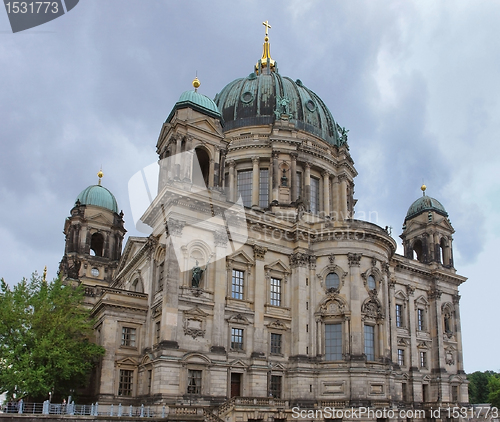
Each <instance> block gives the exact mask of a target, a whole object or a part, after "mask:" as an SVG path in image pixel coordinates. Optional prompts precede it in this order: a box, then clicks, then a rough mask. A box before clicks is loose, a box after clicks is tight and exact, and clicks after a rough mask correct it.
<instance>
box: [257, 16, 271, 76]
mask: <svg viewBox="0 0 500 422" xmlns="http://www.w3.org/2000/svg"><path fill="white" fill-rule="evenodd" d="M262 25H264V26H265V27H266V36H265V37H264V50H263V52H262V58H261V59H260V61H259V63H257V64H256V65H255V71H256V73H257V74H258V73H259V69H260V68H262V69H264V68H267V63H268V62H269V71H271V70H274V67H275V63H274V60H273V59H272V58H271V45H270V44H269V28H271V25H269V21H265V22H262Z"/></svg>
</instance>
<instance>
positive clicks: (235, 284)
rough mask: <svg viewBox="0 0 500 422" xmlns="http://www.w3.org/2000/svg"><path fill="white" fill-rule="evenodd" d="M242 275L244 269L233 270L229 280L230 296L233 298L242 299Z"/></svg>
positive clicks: (243, 274)
mask: <svg viewBox="0 0 500 422" xmlns="http://www.w3.org/2000/svg"><path fill="white" fill-rule="evenodd" d="M244 276H245V272H244V271H240V270H233V279H232V282H231V297H232V298H233V299H243V280H244Z"/></svg>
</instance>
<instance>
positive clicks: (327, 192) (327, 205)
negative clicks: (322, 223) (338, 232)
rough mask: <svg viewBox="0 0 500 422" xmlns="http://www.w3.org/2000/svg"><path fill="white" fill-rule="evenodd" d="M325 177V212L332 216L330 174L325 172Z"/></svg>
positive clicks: (323, 174)
mask: <svg viewBox="0 0 500 422" xmlns="http://www.w3.org/2000/svg"><path fill="white" fill-rule="evenodd" d="M321 175H322V176H323V211H324V212H325V215H330V173H329V172H327V171H324V172H323V173H322V174H321Z"/></svg>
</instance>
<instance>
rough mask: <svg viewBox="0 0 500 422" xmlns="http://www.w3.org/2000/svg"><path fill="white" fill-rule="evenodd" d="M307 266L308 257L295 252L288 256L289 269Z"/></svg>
mask: <svg viewBox="0 0 500 422" xmlns="http://www.w3.org/2000/svg"><path fill="white" fill-rule="evenodd" d="M308 264H309V255H308V254H306V253H302V252H295V253H293V254H291V255H290V267H292V268H297V267H306V266H307V265H308Z"/></svg>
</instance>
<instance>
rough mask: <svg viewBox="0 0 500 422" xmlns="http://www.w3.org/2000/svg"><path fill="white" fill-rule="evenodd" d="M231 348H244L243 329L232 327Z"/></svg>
mask: <svg viewBox="0 0 500 422" xmlns="http://www.w3.org/2000/svg"><path fill="white" fill-rule="evenodd" d="M231 350H243V330H242V329H241V328H231Z"/></svg>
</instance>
